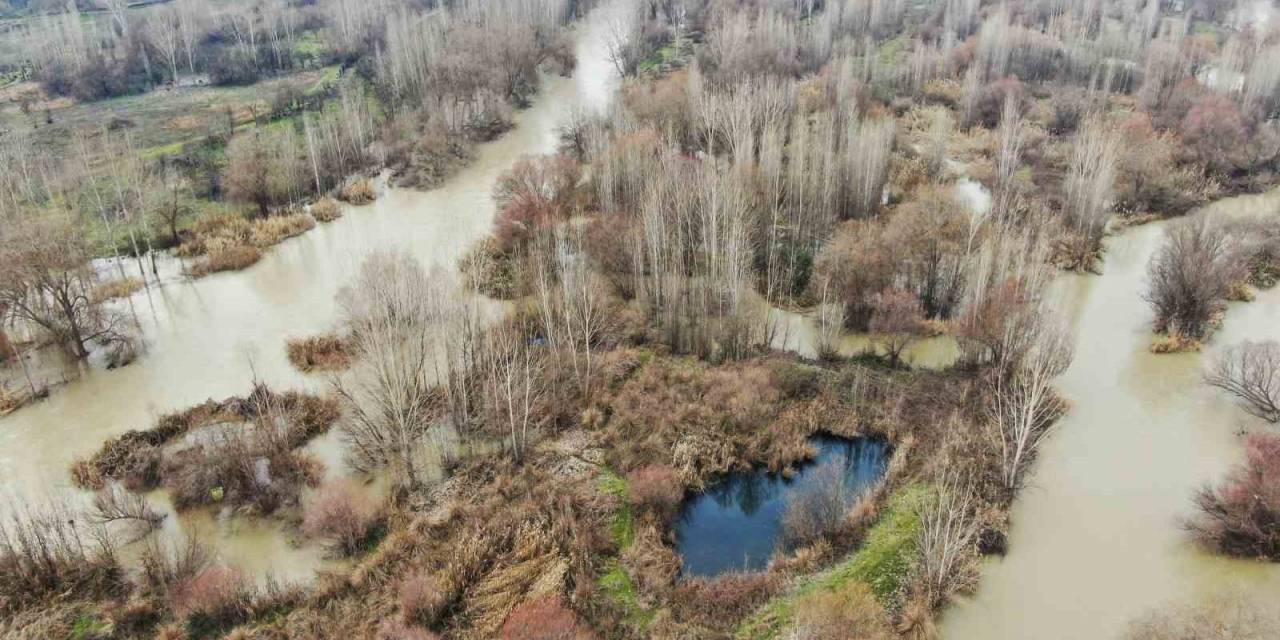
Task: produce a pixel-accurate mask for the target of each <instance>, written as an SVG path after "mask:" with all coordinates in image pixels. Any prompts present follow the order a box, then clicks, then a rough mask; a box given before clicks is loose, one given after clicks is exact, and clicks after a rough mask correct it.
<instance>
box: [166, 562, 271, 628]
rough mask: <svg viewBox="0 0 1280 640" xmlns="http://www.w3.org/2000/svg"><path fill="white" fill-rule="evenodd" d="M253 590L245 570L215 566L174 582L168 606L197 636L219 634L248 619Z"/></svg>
mask: <svg viewBox="0 0 1280 640" xmlns="http://www.w3.org/2000/svg"><path fill="white" fill-rule="evenodd" d="M253 595H254V589H253V587H252V585H251V583H250V582H249V579H248V578H247V577H246V576H245V574H244V572H242V571H240V570H238V569H235V568H233V567H225V566H213V567H208V568H206V569H204V570H203V571H201V572H199V573H197V574H196V575H195V576H193V577H191V578H189V579H187V580H184V581H182V582H180V583H178V584H176V585H174V586H173V587H172V588H171V589H170V591H169V607H170V609H171V610H172V611H173V614H174V616H176V617H177V618H178V619H179V620H186V623H187V628H188V629H189V630H191V631H193V632H195V633H196V635H206V634H209V633H216V632H217V631H218V630H225V629H228V628H230V627H232V626H235V625H237V624H239V623H241V622H243V621H244V620H246V619H247V618H248V615H249V605H250V602H251V601H252V599H253Z"/></svg>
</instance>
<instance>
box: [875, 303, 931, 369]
mask: <svg viewBox="0 0 1280 640" xmlns="http://www.w3.org/2000/svg"><path fill="white" fill-rule="evenodd" d="M871 306H872V308H873V309H874V311H872V312H871V322H870V323H869V325H868V326H867V328H868V329H869V330H870V331H871V332H872V333H874V334H876V335H877V336H878V337H879V338H880V346H881V347H883V348H884V351H885V355H886V356H887V357H888V358H889V366H891V367H897V366H898V364H899V363H900V362H901V360H902V353H903V352H904V351H906V350H907V347H910V346H911V343H913V342H915V341H916V339H917V338H919V336H920V334H921V332H922V329H923V327H922V323H923V321H924V315H923V313H922V312H923V307H921V306H920V299H919V298H917V297H916V294H914V293H912V292H910V291H906V290H904V289H894V288H890V289H885V290H884V291H881V292H879V293H877V294H875V295H874V296H872V298H871Z"/></svg>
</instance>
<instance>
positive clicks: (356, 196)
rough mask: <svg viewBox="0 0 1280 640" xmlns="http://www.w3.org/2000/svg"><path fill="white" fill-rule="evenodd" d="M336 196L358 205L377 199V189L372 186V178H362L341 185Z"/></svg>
mask: <svg viewBox="0 0 1280 640" xmlns="http://www.w3.org/2000/svg"><path fill="white" fill-rule="evenodd" d="M338 198H340V199H341V200H342V201H343V202H348V203H350V204H353V205H356V206H360V205H364V204H369V203H370V202H373V201H374V200H377V199H378V191H377V189H375V188H374V186H373V181H372V180H369V179H368V178H364V179H360V180H353V181H350V182H347V183H346V184H344V185H342V189H340V190H339V191H338Z"/></svg>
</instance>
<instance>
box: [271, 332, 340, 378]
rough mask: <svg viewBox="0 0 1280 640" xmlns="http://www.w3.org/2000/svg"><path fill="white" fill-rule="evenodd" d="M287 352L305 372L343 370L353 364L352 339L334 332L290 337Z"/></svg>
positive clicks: (295, 365)
mask: <svg viewBox="0 0 1280 640" xmlns="http://www.w3.org/2000/svg"><path fill="white" fill-rule="evenodd" d="M285 353H286V355H287V356H288V357H289V362H290V363H291V364H292V365H293V366H294V367H295V368H297V369H298V371H301V372H303V373H313V372H321V371H343V370H345V369H346V368H347V367H349V366H351V345H350V341H349V340H348V339H346V338H343V337H342V336H339V335H337V334H334V333H324V334H320V335H314V336H307V337H305V338H294V339H290V340H289V341H287V342H286V343H285Z"/></svg>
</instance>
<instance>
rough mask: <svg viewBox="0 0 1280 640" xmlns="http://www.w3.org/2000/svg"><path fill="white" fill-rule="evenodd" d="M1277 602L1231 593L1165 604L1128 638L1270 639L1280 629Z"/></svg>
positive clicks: (1139, 623)
mask: <svg viewBox="0 0 1280 640" xmlns="http://www.w3.org/2000/svg"><path fill="white" fill-rule="evenodd" d="M1274 605H1275V603H1274V602H1272V601H1269V600H1265V599H1261V598H1259V597H1258V596H1257V595H1255V594H1250V593H1245V592H1238V593H1237V592H1227V593H1219V594H1215V595H1213V596H1212V597H1210V598H1208V599H1206V600H1205V601H1203V602H1197V603H1193V604H1187V605H1175V606H1166V607H1161V608H1160V609H1159V610H1156V611H1152V612H1151V613H1150V614H1148V615H1147V616H1145V617H1143V618H1142V619H1140V620H1137V621H1135V622H1134V623H1133V624H1131V625H1130V627H1129V629H1128V632H1127V633H1126V634H1125V639H1126V640H1266V639H1270V638H1274V637H1275V636H1276V630H1277V629H1280V612H1277V609H1276V608H1275V606H1274Z"/></svg>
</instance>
